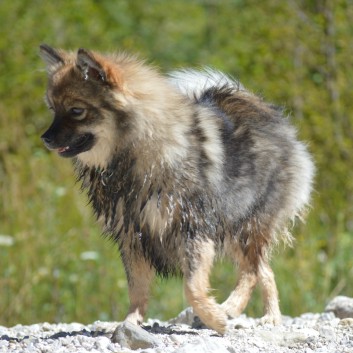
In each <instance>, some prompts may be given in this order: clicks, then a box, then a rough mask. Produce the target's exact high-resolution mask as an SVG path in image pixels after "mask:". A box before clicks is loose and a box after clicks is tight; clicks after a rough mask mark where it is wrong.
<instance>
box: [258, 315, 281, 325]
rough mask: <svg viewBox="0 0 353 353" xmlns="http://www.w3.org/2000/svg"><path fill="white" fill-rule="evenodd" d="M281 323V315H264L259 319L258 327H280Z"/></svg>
mask: <svg viewBox="0 0 353 353" xmlns="http://www.w3.org/2000/svg"><path fill="white" fill-rule="evenodd" d="M281 323H282V317H281V315H280V314H279V315H273V314H266V315H264V316H263V317H262V318H261V319H260V325H266V324H270V325H274V326H277V325H280V324H281Z"/></svg>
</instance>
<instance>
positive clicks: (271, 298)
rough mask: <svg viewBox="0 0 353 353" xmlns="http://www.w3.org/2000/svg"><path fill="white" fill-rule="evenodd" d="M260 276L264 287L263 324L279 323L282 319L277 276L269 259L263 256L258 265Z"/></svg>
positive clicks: (262, 287)
mask: <svg viewBox="0 0 353 353" xmlns="http://www.w3.org/2000/svg"><path fill="white" fill-rule="evenodd" d="M258 277H259V282H260V286H261V289H262V296H263V302H264V311H265V315H264V316H263V317H262V318H261V322H262V323H263V324H266V323H270V324H274V325H278V324H280V323H281V321H282V316H281V311H280V309H279V304H278V303H279V300H278V291H277V286H276V282H275V276H274V274H273V271H272V269H271V267H270V265H269V263H268V260H267V259H264V258H262V259H261V260H260V263H259V267H258Z"/></svg>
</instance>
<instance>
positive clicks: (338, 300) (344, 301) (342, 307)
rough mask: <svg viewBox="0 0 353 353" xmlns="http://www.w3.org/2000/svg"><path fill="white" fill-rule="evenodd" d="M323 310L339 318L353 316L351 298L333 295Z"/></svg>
mask: <svg viewBox="0 0 353 353" xmlns="http://www.w3.org/2000/svg"><path fill="white" fill-rule="evenodd" d="M325 312H327V313H333V314H334V315H335V316H336V317H338V318H340V319H345V318H353V298H349V297H345V296H342V295H341V296H338V297H335V298H333V299H332V300H331V301H330V302H329V303H328V304H327V306H326V308H325Z"/></svg>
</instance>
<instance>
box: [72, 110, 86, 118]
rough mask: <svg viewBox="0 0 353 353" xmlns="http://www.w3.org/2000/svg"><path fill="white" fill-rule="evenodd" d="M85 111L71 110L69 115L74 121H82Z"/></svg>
mask: <svg viewBox="0 0 353 353" xmlns="http://www.w3.org/2000/svg"><path fill="white" fill-rule="evenodd" d="M84 112H85V110H84V109H83V108H76V107H75V108H71V109H70V113H71V115H72V116H73V118H74V119H76V120H82V119H84V117H85V114H84Z"/></svg>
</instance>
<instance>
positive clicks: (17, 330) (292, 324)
mask: <svg viewBox="0 0 353 353" xmlns="http://www.w3.org/2000/svg"><path fill="white" fill-rule="evenodd" d="M343 303H346V307H343ZM351 303H353V299H351V298H347V297H338V299H337V298H335V299H333V300H332V301H331V302H330V303H329V304H328V305H327V307H326V309H325V312H323V313H304V314H302V315H300V316H299V317H294V318H292V317H288V316H283V324H282V325H279V326H271V325H264V326H262V325H259V319H254V318H249V317H247V316H246V315H241V316H239V317H238V318H236V319H232V320H229V322H228V327H229V330H228V332H227V333H226V334H225V335H224V336H220V335H218V334H217V333H216V332H215V331H212V330H210V329H207V328H205V326H204V325H203V324H202V323H201V322H200V321H199V320H198V318H197V317H195V316H194V314H193V312H192V309H191V308H187V309H185V310H184V311H183V312H181V313H180V314H179V315H178V316H177V317H176V318H174V319H172V320H170V321H168V322H162V321H159V320H153V319H149V320H147V322H146V323H145V324H144V326H143V327H139V326H135V325H132V324H130V323H127V322H123V323H118V322H103V321H96V322H94V323H92V324H90V325H83V324H80V323H68V324H65V323H62V324H49V323H41V324H33V325H28V326H22V325H16V326H14V327H10V328H7V327H3V326H0V353H17V352H18V353H20V352H21V353H22V352H26V353H27V352H28V353H51V352H53V353H72V352H78V353H86V352H91V353H113V352H114V353H132V352H138V353H189V352H192V353H211V352H212V353H213V352H217V353H314V352H315V353H320V352H322V353H337V352H343V353H346V352H347V353H352V352H353V315H352V316H348V317H347V315H348V314H347V313H349V312H350V310H351V306H350V305H351ZM342 313H344V314H342ZM349 315H350V314H349ZM341 316H342V317H341Z"/></svg>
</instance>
